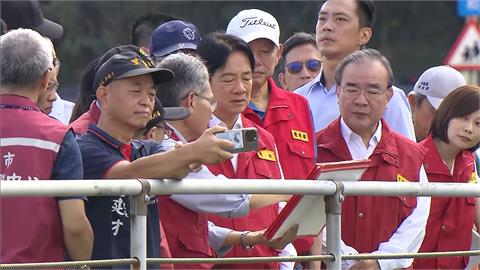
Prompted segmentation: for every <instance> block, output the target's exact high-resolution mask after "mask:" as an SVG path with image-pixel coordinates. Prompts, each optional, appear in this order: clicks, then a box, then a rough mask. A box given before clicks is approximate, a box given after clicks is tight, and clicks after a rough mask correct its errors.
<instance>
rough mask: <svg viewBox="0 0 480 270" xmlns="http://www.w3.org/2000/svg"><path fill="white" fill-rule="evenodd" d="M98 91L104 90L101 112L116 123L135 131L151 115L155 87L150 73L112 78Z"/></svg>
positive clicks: (142, 125)
mask: <svg viewBox="0 0 480 270" xmlns="http://www.w3.org/2000/svg"><path fill="white" fill-rule="evenodd" d="M99 89H100V88H99ZM99 91H104V93H103V94H102V95H101V96H102V100H101V103H102V114H103V113H104V111H105V112H106V113H107V114H108V116H109V118H111V119H112V120H113V121H115V122H116V123H121V124H122V125H124V126H126V127H129V128H132V129H133V130H135V131H136V130H139V129H142V128H144V127H145V125H146V124H147V122H148V121H149V120H150V118H151V117H152V111H153V106H154V104H155V95H156V88H155V85H154V84H153V78H152V76H151V75H150V74H145V75H139V76H135V77H129V78H125V79H119V80H114V81H113V82H111V83H110V84H109V85H108V86H107V87H106V88H104V89H103V90H99ZM97 96H98V92H97Z"/></svg>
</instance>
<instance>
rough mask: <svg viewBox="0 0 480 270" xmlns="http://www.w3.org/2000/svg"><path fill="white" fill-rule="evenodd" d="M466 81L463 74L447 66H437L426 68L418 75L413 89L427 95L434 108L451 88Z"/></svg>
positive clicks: (453, 88)
mask: <svg viewBox="0 0 480 270" xmlns="http://www.w3.org/2000/svg"><path fill="white" fill-rule="evenodd" d="M466 84H467V83H466V82H465V78H464V77H463V75H462V74H461V73H460V72H458V71H457V70H455V69H453V68H451V67H449V66H437V67H432V68H429V69H427V70H426V71H425V72H423V73H422V75H420V78H418V81H417V82H416V83H415V86H414V88H413V91H414V92H416V93H419V94H422V95H424V96H426V97H427V99H428V101H430V103H431V104H432V106H433V107H434V108H435V109H438V107H439V106H440V103H442V101H443V99H444V98H445V97H446V96H447V95H448V94H450V92H452V91H453V90H455V89H456V88H458V87H460V86H464V85H466Z"/></svg>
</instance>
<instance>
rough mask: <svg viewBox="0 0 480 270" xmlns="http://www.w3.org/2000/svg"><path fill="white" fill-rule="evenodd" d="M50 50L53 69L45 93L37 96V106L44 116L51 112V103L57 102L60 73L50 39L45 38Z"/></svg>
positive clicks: (50, 71)
mask: <svg viewBox="0 0 480 270" xmlns="http://www.w3.org/2000/svg"><path fill="white" fill-rule="evenodd" d="M45 39H46V40H47V42H48V44H49V45H50V48H51V49H52V57H53V59H55V60H54V62H53V63H52V65H53V68H51V70H49V72H48V75H47V76H48V85H47V91H44V92H41V93H40V95H39V96H38V100H37V105H38V107H39V108H40V110H42V112H44V113H45V114H49V113H50V112H52V107H53V102H54V101H55V100H57V89H58V85H59V84H58V78H57V77H58V73H59V72H60V64H59V62H58V59H57V53H56V52H55V47H54V46H53V43H52V41H51V40H50V39H48V38H45Z"/></svg>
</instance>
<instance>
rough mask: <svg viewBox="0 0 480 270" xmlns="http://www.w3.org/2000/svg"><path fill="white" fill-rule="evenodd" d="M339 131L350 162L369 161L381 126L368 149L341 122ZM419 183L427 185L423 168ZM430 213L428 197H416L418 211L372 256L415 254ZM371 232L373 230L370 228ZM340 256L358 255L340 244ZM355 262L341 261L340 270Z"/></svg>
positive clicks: (387, 265)
mask: <svg viewBox="0 0 480 270" xmlns="http://www.w3.org/2000/svg"><path fill="white" fill-rule="evenodd" d="M340 131H341V134H342V137H343V139H344V140H345V143H346V144H347V146H348V150H349V151H350V154H351V155H352V158H353V160H358V159H367V158H369V157H370V156H371V155H372V153H373V151H374V150H375V147H377V145H378V143H379V142H380V139H381V137H382V123H381V122H379V124H378V126H377V130H376V131H375V133H374V134H373V136H372V138H371V139H370V141H369V143H368V146H365V144H364V143H363V141H362V138H361V137H360V136H359V135H358V134H355V133H354V132H353V131H352V130H351V129H350V128H349V127H348V126H347V125H346V124H345V122H344V121H343V119H341V122H340ZM419 175H420V178H419V182H420V183H427V182H428V179H427V174H426V173H425V169H424V168H423V165H422V166H421V168H420V172H419ZM429 213H430V197H417V207H415V209H413V212H412V214H411V215H409V216H408V217H407V218H406V219H405V220H404V221H403V222H402V224H400V226H399V227H398V228H397V230H396V231H395V233H394V234H393V235H392V236H391V237H390V239H388V241H387V242H383V243H381V244H380V246H379V247H378V250H376V251H374V252H372V253H416V252H418V250H419V249H420V245H421V244H422V241H423V238H424V236H425V226H426V224H427V219H428V215H429ZM372 229H374V228H372ZM341 252H342V254H358V251H356V250H355V249H354V248H353V247H350V246H347V245H345V243H344V242H343V241H342V243H341ZM378 262H379V264H380V268H381V269H383V270H387V269H397V268H407V267H409V266H410V265H411V264H412V262H413V259H396V260H378ZM354 263H356V261H342V268H349V267H350V266H352V265H353V264H354Z"/></svg>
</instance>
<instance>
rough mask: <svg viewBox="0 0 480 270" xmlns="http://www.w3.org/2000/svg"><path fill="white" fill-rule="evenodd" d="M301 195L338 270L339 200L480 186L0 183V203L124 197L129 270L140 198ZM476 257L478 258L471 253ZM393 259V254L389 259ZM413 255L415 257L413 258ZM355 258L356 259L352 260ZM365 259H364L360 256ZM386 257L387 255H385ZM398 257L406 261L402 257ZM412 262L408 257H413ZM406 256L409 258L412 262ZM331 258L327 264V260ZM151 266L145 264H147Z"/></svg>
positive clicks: (468, 192) (478, 193) (473, 192)
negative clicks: (318, 211)
mask: <svg viewBox="0 0 480 270" xmlns="http://www.w3.org/2000/svg"><path fill="white" fill-rule="evenodd" d="M229 193H230V194H233V193H250V194H307V195H322V196H325V200H326V207H325V211H326V214H327V229H326V230H327V232H326V233H327V254H329V255H327V256H330V257H329V259H328V260H325V262H326V264H327V267H328V269H341V260H342V259H352V258H350V257H351V256H350V257H348V256H347V257H345V256H343V257H344V258H342V256H341V254H340V245H339V243H340V215H341V202H342V201H343V196H352V195H360V196H364V195H373V196H400V195H406V196H432V197H438V196H440V197H442V196H449V197H480V185H473V184H466V183H462V184H457V183H403V182H402V183H399V182H378V181H374V182H368V181H362V182H350V181H348V182H341V181H338V182H334V181H311V180H285V181H282V183H281V185H279V183H278V181H271V180H256V181H245V180H243V179H235V180H233V179H229V180H218V179H211V180H208V181H205V179H185V180H182V181H172V180H141V179H129V180H127V179H125V180H80V181H79V180H63V181H60V180H54V181H51V180H50V181H0V197H13V196H15V197H17V196H52V197H57V196H73V195H77V196H78V195H83V196H111V195H129V196H131V197H130V202H131V203H130V211H131V215H130V222H131V257H132V258H136V260H138V263H137V264H135V266H132V269H133V268H135V269H146V265H147V258H146V215H147V211H146V204H145V203H144V202H145V196H146V195H147V194H151V195H167V194H229ZM471 254H472V255H473V254H477V255H478V253H475V252H473V253H471ZM391 255H394V254H391ZM417 255H418V254H417ZM356 256H359V255H356ZM363 256H365V255H363ZM386 256H387V257H388V255H386ZM402 256H408V255H405V254H402ZM413 256H414V255H413ZM413 256H410V257H413ZM332 258H333V259H332ZM353 258H354V257H353ZM148 260H149V261H151V259H148Z"/></svg>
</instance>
